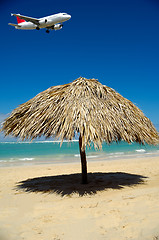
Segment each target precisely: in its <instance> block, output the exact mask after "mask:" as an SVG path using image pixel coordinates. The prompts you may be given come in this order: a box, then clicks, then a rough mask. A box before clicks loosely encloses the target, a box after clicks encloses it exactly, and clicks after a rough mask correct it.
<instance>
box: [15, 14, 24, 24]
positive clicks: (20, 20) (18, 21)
mask: <svg viewBox="0 0 159 240" xmlns="http://www.w3.org/2000/svg"><path fill="white" fill-rule="evenodd" d="M16 18H17V23H18V24H19V23H22V22H25V20H24V19H21V18H19V17H18V16H16Z"/></svg>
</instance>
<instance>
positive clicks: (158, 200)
mask: <svg viewBox="0 0 159 240" xmlns="http://www.w3.org/2000/svg"><path fill="white" fill-rule="evenodd" d="M88 172H93V173H97V172H100V174H93V175H90V174H89V179H90V181H89V184H88V185H81V184H80V176H79V175H78V174H77V175H73V173H80V163H79V164H66V165H39V166H27V167H12V168H10V167H5V168H1V169H0V240H22V239H23V240H37V239H38V240H72V239H73V240H102V239H104V240H105V239H108V240H126V239H133V240H151V239H152V240H157V239H159V157H153V158H141V159H128V160H115V161H105V162H92V163H89V162H88ZM117 172H122V173H120V174H119V173H117ZM101 173H102V174H101ZM108 173H112V174H108ZM63 174H69V175H68V176H61V177H58V176H57V177H54V178H52V177H51V176H56V175H63ZM129 174H133V175H129ZM136 174H137V175H142V176H145V177H147V178H143V180H144V184H143V183H138V184H136V185H133V183H134V182H135V181H136V183H137V182H138V180H139V179H140V178H138V177H137V176H134V175H136ZM44 176H50V177H48V178H45V179H43V178H42V177H44ZM37 177H39V178H38V179H37V180H36V182H35V181H34V180H33V178H37ZM27 179H32V180H31V181H30V191H32V190H35V188H36V189H37V188H38V191H42V189H43V190H44V191H46V190H50V192H47V193H44V192H37V193H35V192H25V191H24V190H22V189H18V190H17V183H18V182H20V181H24V180H27ZM128 184H130V185H129V186H128ZM120 186H121V187H122V188H120ZM117 188H118V189H117ZM91 190H92V191H94V192H96V193H94V194H92V195H90V191H91ZM53 191H58V192H61V193H62V194H63V196H61V195H60V194H58V193H55V192H53ZM84 191H85V192H86V193H87V194H86V195H82V194H83V192H84ZM74 192H75V193H74Z"/></svg>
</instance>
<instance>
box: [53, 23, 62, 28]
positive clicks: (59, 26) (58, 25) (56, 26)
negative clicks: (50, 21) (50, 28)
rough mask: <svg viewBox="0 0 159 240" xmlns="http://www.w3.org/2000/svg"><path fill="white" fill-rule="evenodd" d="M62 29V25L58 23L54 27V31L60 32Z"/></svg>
mask: <svg viewBox="0 0 159 240" xmlns="http://www.w3.org/2000/svg"><path fill="white" fill-rule="evenodd" d="M62 27H63V24H60V23H58V24H55V25H54V29H55V30H60V29H61V28H62Z"/></svg>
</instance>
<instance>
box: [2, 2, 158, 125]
mask: <svg viewBox="0 0 159 240" xmlns="http://www.w3.org/2000/svg"><path fill="white" fill-rule="evenodd" d="M11 12H12V13H20V14H23V15H27V16H32V17H43V16H47V15H50V14H54V13H58V12H67V13H69V14H71V15H72V18H71V19H70V20H69V21H67V22H65V23H64V27H63V29H62V30H59V31H56V32H55V31H52V32H50V34H47V33H45V30H40V31H37V30H33V31H25V30H16V29H14V28H13V27H11V26H8V23H9V22H12V23H16V18H15V17H11V16H10V13H11ZM0 16H1V37H0V69H1V70H0V79H1V80H0V81H1V85H0V86H1V92H0V117H2V118H3V116H4V115H6V114H7V113H10V112H11V111H12V110H13V109H14V108H16V107H17V106H18V105H19V104H21V103H24V102H26V101H27V100H29V99H30V98H32V97H34V96H35V95H36V94H38V93H39V92H41V91H43V90H45V89H47V88H49V87H50V86H53V85H58V84H65V83H68V82H71V81H73V80H74V79H76V78H78V77H80V76H83V77H86V78H97V79H98V80H99V81H100V82H101V83H102V84H105V85H107V86H109V87H112V88H114V89H115V90H116V91H117V92H119V93H120V94H121V95H123V96H124V97H126V98H128V99H129V100H131V101H132V102H133V103H135V104H136V105H137V106H138V107H139V108H140V109H142V110H143V112H144V113H145V115H146V116H147V117H149V118H150V119H151V120H152V122H153V123H159V2H158V1H157V0H129V1H127V0H121V1H119V0H109V1H108V0H105V1H104V0H103V1H101V0H98V1H88V0H81V1H71V0H68V1H64V0H61V1H52V0H45V1H42V0H21V1H20V0H14V1H11V0H2V1H1V2H0Z"/></svg>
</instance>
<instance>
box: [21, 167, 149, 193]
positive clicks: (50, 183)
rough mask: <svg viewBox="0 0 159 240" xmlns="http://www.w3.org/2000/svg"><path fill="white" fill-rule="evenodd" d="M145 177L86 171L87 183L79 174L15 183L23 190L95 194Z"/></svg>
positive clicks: (127, 184) (130, 184) (132, 183)
mask: <svg viewBox="0 0 159 240" xmlns="http://www.w3.org/2000/svg"><path fill="white" fill-rule="evenodd" d="M146 178H147V177H145V176H142V175H136V174H130V173H124V172H110V173H102V172H101V173H99V172H95V173H88V184H81V174H80V173H75V174H69V175H57V176H46V177H38V178H32V179H27V180H24V181H21V182H19V183H17V190H24V191H25V192H41V193H57V194H59V195H61V196H65V195H66V196H68V195H71V194H73V193H77V194H79V196H83V195H86V194H89V195H92V194H96V193H97V192H98V191H102V190H107V189H122V188H123V187H124V186H129V187H131V186H135V185H137V184H144V183H145V181H144V180H145V179H146Z"/></svg>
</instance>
